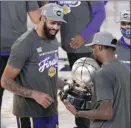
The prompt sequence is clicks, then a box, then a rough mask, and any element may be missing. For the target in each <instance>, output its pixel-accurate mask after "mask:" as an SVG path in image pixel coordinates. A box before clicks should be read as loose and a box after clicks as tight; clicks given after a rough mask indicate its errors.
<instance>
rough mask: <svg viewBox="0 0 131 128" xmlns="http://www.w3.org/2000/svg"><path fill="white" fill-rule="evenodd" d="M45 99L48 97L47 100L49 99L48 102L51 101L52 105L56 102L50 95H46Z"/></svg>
mask: <svg viewBox="0 0 131 128" xmlns="http://www.w3.org/2000/svg"><path fill="white" fill-rule="evenodd" d="M45 97H46V99H47V100H48V101H50V102H51V103H52V102H54V99H53V98H52V97H50V96H49V95H46V96H45Z"/></svg>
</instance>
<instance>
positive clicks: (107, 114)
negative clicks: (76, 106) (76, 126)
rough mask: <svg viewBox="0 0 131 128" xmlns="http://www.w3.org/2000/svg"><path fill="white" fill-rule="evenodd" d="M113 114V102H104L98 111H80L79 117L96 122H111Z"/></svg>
mask: <svg viewBox="0 0 131 128" xmlns="http://www.w3.org/2000/svg"><path fill="white" fill-rule="evenodd" d="M112 113H113V112H112V100H103V101H101V103H100V107H99V109H98V110H90V111H78V112H77V116H78V117H84V118H89V119H96V120H111V119H112Z"/></svg>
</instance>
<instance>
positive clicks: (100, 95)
mask: <svg viewBox="0 0 131 128" xmlns="http://www.w3.org/2000/svg"><path fill="white" fill-rule="evenodd" d="M114 84H115V76H114V74H113V73H112V72H111V71H110V70H109V69H104V70H99V71H98V72H97V73H96V76H95V87H96V97H97V102H100V105H99V107H98V108H96V110H90V111H87V112H78V116H82V117H87V118H91V119H99V120H110V119H112V115H113V98H114V96H113V86H114Z"/></svg>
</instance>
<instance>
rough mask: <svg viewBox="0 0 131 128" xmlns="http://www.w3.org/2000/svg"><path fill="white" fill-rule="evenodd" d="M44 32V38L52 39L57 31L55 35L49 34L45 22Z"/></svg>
mask: <svg viewBox="0 0 131 128" xmlns="http://www.w3.org/2000/svg"><path fill="white" fill-rule="evenodd" d="M43 29H44V34H45V36H46V38H48V39H50V40H53V39H55V37H56V34H57V32H58V31H57V32H56V34H55V35H51V34H50V29H49V28H48V27H47V24H46V23H45V24H44V28H43Z"/></svg>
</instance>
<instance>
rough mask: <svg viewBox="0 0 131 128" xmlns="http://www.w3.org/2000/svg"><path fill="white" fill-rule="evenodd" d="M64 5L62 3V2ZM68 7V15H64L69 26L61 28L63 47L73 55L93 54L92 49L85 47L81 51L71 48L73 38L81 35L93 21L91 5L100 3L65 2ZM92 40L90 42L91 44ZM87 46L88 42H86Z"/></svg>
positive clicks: (65, 25)
mask: <svg viewBox="0 0 131 128" xmlns="http://www.w3.org/2000/svg"><path fill="white" fill-rule="evenodd" d="M61 3H62V2H61ZM63 3H65V6H67V5H68V6H67V9H66V10H67V14H66V15H64V19H65V20H66V21H67V24H62V27H61V42H62V47H63V49H64V50H65V51H67V52H73V53H87V52H91V48H90V47H87V46H85V45H83V46H82V47H80V48H79V49H73V48H71V47H70V42H71V38H73V37H75V36H76V35H78V34H80V33H81V31H82V30H83V29H84V28H86V27H87V26H88V24H89V23H90V22H91V20H92V18H93V17H92V9H91V4H92V5H93V4H96V3H98V1H90V2H87V1H77V2H76V1H75V2H74V1H64V2H63ZM91 42H92V39H90V40H88V43H91ZM85 44H87V42H85Z"/></svg>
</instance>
